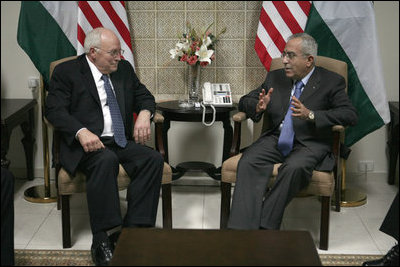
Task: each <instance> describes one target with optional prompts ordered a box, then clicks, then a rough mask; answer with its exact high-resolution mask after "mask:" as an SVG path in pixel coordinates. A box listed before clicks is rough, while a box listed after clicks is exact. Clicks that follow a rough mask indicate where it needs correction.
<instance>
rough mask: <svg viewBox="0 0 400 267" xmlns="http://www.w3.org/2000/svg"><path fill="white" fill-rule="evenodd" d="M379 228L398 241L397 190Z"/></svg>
mask: <svg viewBox="0 0 400 267" xmlns="http://www.w3.org/2000/svg"><path fill="white" fill-rule="evenodd" d="M379 230H380V231H382V232H383V233H385V234H388V235H390V236H391V237H393V238H394V239H396V241H399V192H397V195H396V197H395V198H394V199H393V202H392V204H391V205H390V208H389V210H388V212H387V214H386V216H385V219H384V220H383V222H382V225H381V227H380V228H379Z"/></svg>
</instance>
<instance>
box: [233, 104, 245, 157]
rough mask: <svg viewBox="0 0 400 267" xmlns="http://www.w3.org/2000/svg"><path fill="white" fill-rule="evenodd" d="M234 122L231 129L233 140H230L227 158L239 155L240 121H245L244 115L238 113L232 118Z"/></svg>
mask: <svg viewBox="0 0 400 267" xmlns="http://www.w3.org/2000/svg"><path fill="white" fill-rule="evenodd" d="M232 119H233V121H234V127H233V138H232V145H231V148H230V150H229V156H230V157H232V156H235V155H237V154H238V153H239V149H240V138H241V133H242V121H245V120H246V119H247V116H246V113H244V112H241V111H239V112H238V113H236V114H234V115H233V116H232Z"/></svg>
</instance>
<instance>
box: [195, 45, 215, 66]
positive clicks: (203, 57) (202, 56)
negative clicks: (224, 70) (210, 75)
mask: <svg viewBox="0 0 400 267" xmlns="http://www.w3.org/2000/svg"><path fill="white" fill-rule="evenodd" d="M213 54H214V50H211V49H210V50H207V46H206V45H205V44H203V45H202V46H201V47H200V49H199V50H198V51H196V55H197V56H198V57H199V61H200V62H204V61H206V62H208V63H209V64H210V63H211V59H210V58H211V56H212V55H213Z"/></svg>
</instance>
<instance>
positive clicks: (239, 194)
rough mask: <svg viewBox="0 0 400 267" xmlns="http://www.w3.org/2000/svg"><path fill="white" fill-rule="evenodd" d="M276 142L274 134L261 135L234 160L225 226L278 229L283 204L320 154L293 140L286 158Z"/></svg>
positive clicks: (308, 174) (304, 181) (306, 178)
mask: <svg viewBox="0 0 400 267" xmlns="http://www.w3.org/2000/svg"><path fill="white" fill-rule="evenodd" d="M277 142H278V136H275V135H269V136H262V137H260V138H259V139H258V140H257V141H256V142H255V143H254V144H252V145H251V146H249V147H248V148H246V150H245V151H244V152H243V155H242V157H241V159H240V161H239V163H238V169H237V179H236V184H235V190H234V193H233V198H232V208H231V213H230V217H229V221H228V228H231V229H259V228H260V227H262V228H266V229H279V228H280V225H281V222H282V217H283V214H284V211H285V207H286V206H287V204H288V203H289V202H290V201H291V200H292V198H293V197H294V196H296V194H297V193H298V192H299V191H300V190H301V189H303V188H304V187H306V186H307V185H308V184H309V182H310V179H311V176H312V171H313V170H314V167H315V166H316V165H317V163H318V162H319V161H320V160H321V156H317V155H315V154H314V153H313V152H311V151H310V150H309V149H308V148H306V147H304V146H302V145H301V144H299V143H296V142H295V144H294V147H293V150H292V151H291V152H290V154H289V155H288V157H287V158H283V157H282V155H281V153H280V152H279V150H278V149H277ZM279 162H283V164H282V165H281V167H280V168H279V170H278V175H277V177H276V181H275V183H274V185H273V187H272V188H271V190H269V191H268V192H267V185H268V182H269V179H270V177H271V174H272V170H273V165H274V164H275V163H279Z"/></svg>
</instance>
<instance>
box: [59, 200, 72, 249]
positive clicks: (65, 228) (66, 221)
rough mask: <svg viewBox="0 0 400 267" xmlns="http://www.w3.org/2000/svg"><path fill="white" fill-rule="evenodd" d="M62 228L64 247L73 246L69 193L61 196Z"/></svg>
mask: <svg viewBox="0 0 400 267" xmlns="http://www.w3.org/2000/svg"><path fill="white" fill-rule="evenodd" d="M61 228H62V239H63V248H70V247H71V218H70V210H69V195H63V196H61Z"/></svg>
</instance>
